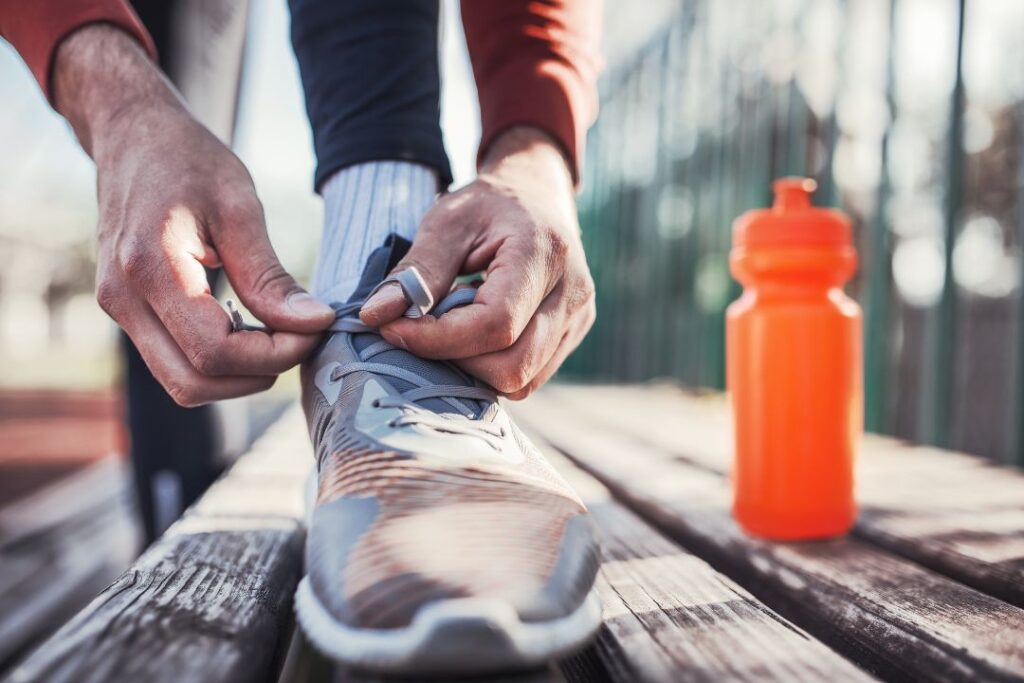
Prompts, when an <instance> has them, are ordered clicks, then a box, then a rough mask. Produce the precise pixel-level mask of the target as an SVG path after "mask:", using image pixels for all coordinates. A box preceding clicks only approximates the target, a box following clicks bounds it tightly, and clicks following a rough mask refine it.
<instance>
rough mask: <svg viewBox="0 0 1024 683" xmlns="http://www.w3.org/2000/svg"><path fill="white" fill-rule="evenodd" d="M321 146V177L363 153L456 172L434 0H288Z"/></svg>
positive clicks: (444, 177) (447, 175)
mask: <svg viewBox="0 0 1024 683" xmlns="http://www.w3.org/2000/svg"><path fill="white" fill-rule="evenodd" d="M289 4H290V6H291V12H292V45H293V46H294V48H295V55H296V57H297V58H298V60H299V71H300V72H301V74H302V85H303V88H304V90H305V93H306V110H307V112H308V114H309V121H310V124H311V125H312V127H313V145H314V147H315V148H316V157H317V169H316V187H317V188H319V187H320V186H321V185H322V184H323V181H324V180H326V179H327V178H328V177H329V176H330V175H331V174H332V173H334V172H335V171H337V170H339V169H341V168H344V167H346V166H350V165H352V164H356V163H360V162H365V161H381V160H387V159H398V160H408V161H415V162H418V163H421V164H424V165H426V166H430V167H432V168H434V169H436V170H437V172H438V175H439V176H440V177H441V181H442V184H443V185H444V186H447V185H448V184H449V183H450V182H451V180H452V174H451V168H450V167H449V165H448V156H447V155H446V154H445V151H444V143H443V142H442V139H441V124H440V116H441V108H440V91H441V79H440V74H439V67H438V54H437V53H438V16H439V10H438V2H437V0H289Z"/></svg>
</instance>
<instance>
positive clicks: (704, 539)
mask: <svg viewBox="0 0 1024 683" xmlns="http://www.w3.org/2000/svg"><path fill="white" fill-rule="evenodd" d="M571 401H572V398H571V397H570V395H569V394H567V393H565V392H554V391H552V392H540V393H539V394H538V395H537V396H536V397H535V398H531V399H530V401H527V402H526V403H525V404H523V405H521V406H519V408H518V410H516V412H517V414H518V415H519V416H520V418H521V419H525V420H526V422H527V423H528V424H530V425H532V426H533V427H534V428H535V429H537V430H538V431H540V433H541V434H542V435H543V436H544V437H545V438H546V439H547V440H548V441H549V442H551V443H552V444H553V445H555V446H556V447H558V448H559V449H560V450H562V451H563V452H565V453H567V454H568V455H569V456H570V457H571V458H572V459H573V460H574V461H575V462H577V463H579V464H580V465H582V466H583V467H584V468H585V469H587V470H588V471H590V472H591V473H592V474H594V475H596V476H597V478H598V479H600V480H601V481H602V482H603V483H604V484H606V485H607V486H608V487H609V488H610V489H611V490H612V492H613V493H614V494H615V495H616V496H617V497H618V498H620V499H621V500H623V501H626V502H627V503H628V504H629V506H630V507H632V508H634V510H636V511H639V512H640V513H641V514H642V515H643V516H645V517H647V518H648V519H650V520H653V521H654V522H656V523H657V524H658V525H659V526H660V527H662V528H663V529H664V530H666V531H668V532H669V533H670V534H671V535H672V536H673V537H674V538H675V539H677V540H679V541H680V542H681V543H682V544H683V545H684V546H685V547H687V548H689V549H691V550H693V551H695V552H696V553H697V554H698V555H700V556H702V557H703V558H705V559H707V560H709V561H710V562H711V564H712V565H713V566H715V567H716V568H718V569H720V570H723V571H725V572H726V573H728V574H730V575H731V576H732V577H733V578H734V579H736V580H737V581H738V582H739V583H740V584H742V585H744V586H745V587H746V588H747V589H749V590H751V592H752V593H754V595H756V596H757V597H759V598H761V599H763V600H765V602H767V603H768V604H769V605H771V606H773V607H775V608H776V609H778V610H779V611H780V612H782V613H783V614H784V615H785V616H787V617H789V618H790V619H792V620H793V621H795V622H797V623H798V624H800V625H801V626H803V627H804V628H806V629H807V630H808V631H810V632H811V633H812V634H813V635H816V636H818V637H820V638H822V639H823V640H825V641H826V642H827V643H828V644H829V645H831V646H832V647H834V648H836V649H838V650H839V651H841V652H843V653H844V654H846V655H847V656H849V657H850V658H852V659H854V660H855V661H857V662H859V663H860V664H862V665H863V666H865V667H866V668H868V669H870V670H872V671H875V672H877V673H880V674H882V675H884V676H891V677H910V678H914V679H916V680H947V681H948V680H964V681H967V680H1024V640H1022V639H1021V637H1020V634H1021V633H1024V611H1022V610H1020V609H1018V608H1016V607H1013V606H1011V605H1009V604H1007V603H1005V602H1003V601H1000V600H997V599H995V598H992V597H991V596H988V595H985V594H983V593H980V592H978V591H975V590H973V589H971V588H968V587H966V586H963V585H961V584H959V583H957V582H954V581H951V580H949V579H948V578H946V577H943V576H940V575H938V574H936V573H933V572H931V571H928V570H927V569H924V568H922V567H919V566H917V565H915V564H913V563H911V562H908V561H906V560H904V559H902V558H900V557H897V556H895V555H893V554H891V553H889V552H886V551H883V550H879V549H877V548H875V547H873V546H871V545H869V544H867V543H864V542H863V541H861V540H858V539H855V538H848V539H839V540H833V541H827V542H819V543H802V544H774V543H769V542H765V541H760V540H756V539H752V538H749V537H747V536H746V535H744V534H743V533H742V532H741V531H740V530H739V529H738V528H737V527H736V525H735V524H734V523H733V521H732V518H731V516H730V514H729V502H730V494H729V488H728V485H727V482H726V479H725V477H724V476H722V475H721V474H720V473H717V472H714V471H712V470H711V469H709V468H704V467H695V466H693V465H690V464H687V463H686V462H684V461H682V460H680V459H679V458H678V457H675V456H674V455H673V454H672V453H668V452H665V451H664V450H663V449H658V448H656V447H654V446H652V445H651V444H643V445H641V444H639V443H638V440H637V439H636V438H635V437H633V436H628V435H624V434H622V433H621V432H620V431H619V430H620V427H619V425H618V422H620V421H622V420H624V419H628V417H631V416H632V415H633V414H634V413H635V412H636V407H635V406H633V405H628V406H627V405H626V404H625V402H623V403H620V404H618V411H617V417H616V418H615V419H604V420H583V419H581V418H580V417H579V414H578V411H577V410H576V409H575V408H574V407H573V406H571V405H570V402H571Z"/></svg>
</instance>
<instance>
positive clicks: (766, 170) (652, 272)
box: [564, 0, 1024, 463]
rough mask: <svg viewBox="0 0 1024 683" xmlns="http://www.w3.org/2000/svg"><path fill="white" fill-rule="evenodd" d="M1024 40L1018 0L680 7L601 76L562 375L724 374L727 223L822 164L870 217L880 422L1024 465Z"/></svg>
mask: <svg viewBox="0 0 1024 683" xmlns="http://www.w3.org/2000/svg"><path fill="white" fill-rule="evenodd" d="M1022 35H1024V3H1021V2H1019V1H1018V0H1006V1H998V0H846V1H845V2H842V1H841V0H807V1H806V2H804V1H801V0H793V1H785V2H783V1H781V0H779V1H776V2H764V1H762V0H689V1H687V2H685V3H683V4H682V5H681V9H680V12H679V14H678V15H677V17H676V18H675V19H674V20H673V21H672V22H671V24H670V25H669V26H667V27H666V28H665V30H664V31H663V32H662V33H661V34H659V35H658V36H656V37H655V39H654V40H652V41H651V42H650V43H649V44H648V45H647V46H646V47H645V48H644V49H642V50H640V51H639V52H638V53H637V54H635V55H633V56H632V57H631V58H630V59H628V60H626V61H624V62H622V63H618V64H612V65H610V67H609V69H608V71H607V72H606V74H605V76H604V79H603V81H602V88H601V90H602V101H601V106H602V109H601V115H600V119H599V121H598V123H597V124H596V125H595V126H594V128H593V129H592V130H591V133H590V138H589V145H588V158H587V162H586V168H585V174H584V192H583V194H582V195H581V198H580V216H581V222H582V225H583V233H584V241H585V246H586V248H587V253H588V256H589V259H590V263H591V268H592V270H593V272H594V277H595V281H596V283H597V297H598V299H597V305H598V319H597V322H596V324H595V326H594V329H593V331H592V332H591V334H590V336H589V337H588V338H587V340H586V341H585V342H584V343H583V345H582V346H581V347H580V349H579V350H578V351H577V352H576V353H575V354H574V355H573V356H572V357H571V358H570V359H569V361H568V362H567V363H566V366H565V369H564V374H565V375H567V376H571V377H576V378H583V379H594V380H611V381H638V380H644V379H649V378H655V377H670V378H676V379H678V380H680V381H682V382H684V383H685V384H688V385H692V386H706V387H714V388H721V387H723V385H724V353H723V352H724V317H723V316H724V310H725V307H726V306H727V305H728V303H729V302H730V301H731V300H732V299H734V298H735V297H736V296H737V294H738V286H737V284H736V283H735V282H734V281H733V280H732V279H731V278H730V276H729V272H728V259H727V255H728V249H729V242H730V232H729V228H730V224H731V222H732V220H733V219H734V218H735V217H736V216H738V215H739V214H740V213H742V212H743V211H745V210H747V209H749V208H753V207H758V206H765V205H767V204H768V203H769V202H770V186H771V181H772V179H773V178H775V177H778V176H783V175H807V176H812V177H815V178H816V179H817V180H818V185H819V191H818V193H817V197H816V201H817V202H818V203H820V204H830V205H835V206H840V207H842V208H843V209H844V210H845V211H846V212H847V213H849V214H850V216H851V217H852V218H853V220H854V224H855V236H856V240H857V244H858V248H859V251H860V256H861V268H860V271H859V274H858V276H857V277H856V278H855V280H854V281H853V282H852V283H851V285H850V288H849V289H850V293H851V294H852V295H853V296H855V297H856V298H857V299H858V300H859V301H860V303H861V305H862V306H863V307H864V310H865V322H866V325H865V390H866V406H865V416H866V422H867V426H868V428H869V429H871V430H874V431H881V432H888V433H894V434H897V435H900V436H904V437H908V438H912V439H915V440H919V441H926V442H931V443H936V444H941V445H948V446H953V447H958V448H963V449H965V450H968V451H970V452H975V453H979V454H982V455H986V456H988V457H992V458H995V459H999V460H1004V461H1007V462H1018V463H1024V455H1022V454H1024V438H1022V435H1021V433H1020V425H1021V423H1022V419H1021V418H1022V417H1024V415H1022V413H1024V400H1022V396H1021V392H1020V388H1021V387H1022V386H1024V381H1022V380H1021V378H1020V377H1021V370H1022V368H1024V363H1022V362H1021V358H1022V357H1024V335H1021V334H1019V333H1018V331H1017V321H1018V320H1020V319H1022V314H1024V300H1022V298H1021V296H1020V279H1021V263H1022V259H1021V257H1020V253H1019V244H1020V238H1021V235H1022V231H1024V230H1022V223H1024V202H1022V201H1021V198H1022V197H1024V170H1022V164H1021V163H1020V159H1021V151H1022V148H1024V135H1022V123H1024V76H1022V75H1021V74H1024V48H1022V47H1021V45H1022V44H1024V41H1021V40H1020V36H1022ZM1015 74H1016V75H1015Z"/></svg>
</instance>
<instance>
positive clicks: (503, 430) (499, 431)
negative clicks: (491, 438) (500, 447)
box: [498, 427, 508, 437]
mask: <svg viewBox="0 0 1024 683" xmlns="http://www.w3.org/2000/svg"><path fill="white" fill-rule="evenodd" d="M498 434H500V435H501V436H503V437H505V436H508V432H507V431H505V428H504V427H502V428H501V429H500V430H498Z"/></svg>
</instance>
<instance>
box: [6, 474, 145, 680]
mask: <svg viewBox="0 0 1024 683" xmlns="http://www.w3.org/2000/svg"><path fill="white" fill-rule="evenodd" d="M138 543H139V530H138V528H137V527H136V525H135V524H134V504H133V498H132V495H131V490H130V483H129V474H128V468H127V467H126V466H125V464H124V463H123V462H122V461H121V460H120V459H119V458H118V457H116V456H110V457H106V458H103V459H101V460H99V461H98V462H96V463H95V464H92V465H87V466H85V467H83V468H81V469H79V470H77V471H75V472H73V473H72V474H70V475H67V476H64V477H62V478H60V479H58V480H57V481H56V482H54V483H52V484H50V485H48V486H44V487H42V488H40V489H38V490H36V491H35V492H34V493H31V494H29V495H27V496H25V497H22V498H20V499H18V500H17V501H16V502H14V503H11V504H9V505H7V506H5V507H3V508H0V671H2V670H3V669H4V668H6V666H7V665H8V664H10V663H11V662H12V661H13V660H15V659H16V658H17V657H18V656H20V655H22V654H24V652H25V651H26V650H27V649H28V648H30V647H31V646H32V645H33V644H34V643H36V642H37V641H38V640H39V639H41V638H43V637H45V636H47V635H49V634H50V633H52V632H53V631H55V630H57V628H59V627H60V625H61V624H62V623H64V622H65V621H67V620H68V619H69V618H70V617H72V616H73V615H74V614H75V612H77V611H78V610H79V609H81V608H82V607H83V606H84V605H85V604H87V603H88V602H89V601H90V600H91V599H92V598H93V597H94V596H95V595H96V593H97V592H98V591H100V590H101V589H102V588H103V587H104V586H106V585H107V584H109V583H110V582H111V581H112V580H113V579H114V578H116V577H117V575H118V574H120V573H121V572H122V571H123V570H124V568H125V567H127V566H128V565H130V564H131V562H132V560H133V559H134V557H135V555H136V554H137V552H138V550H137V549H138Z"/></svg>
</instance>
